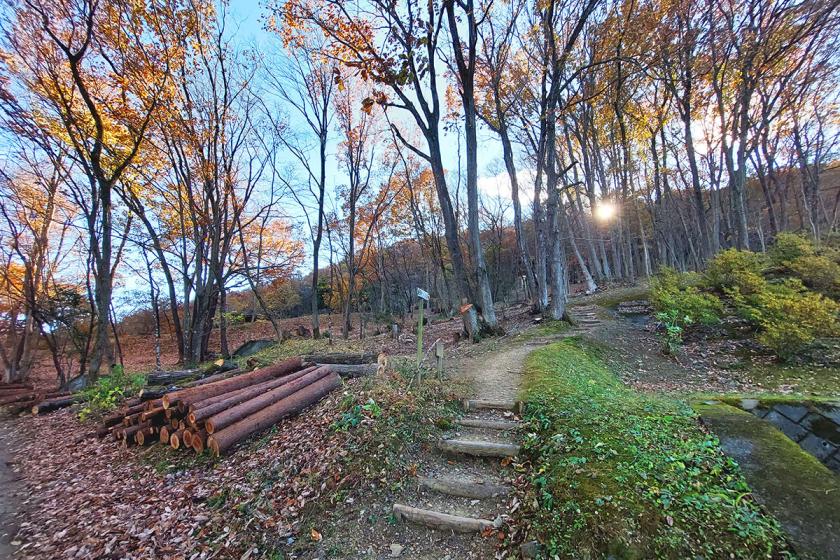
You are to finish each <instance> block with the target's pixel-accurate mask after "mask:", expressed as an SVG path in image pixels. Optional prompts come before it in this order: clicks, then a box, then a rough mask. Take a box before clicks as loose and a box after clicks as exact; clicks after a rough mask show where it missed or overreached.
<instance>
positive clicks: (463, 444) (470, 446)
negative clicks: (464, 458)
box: [438, 439, 519, 457]
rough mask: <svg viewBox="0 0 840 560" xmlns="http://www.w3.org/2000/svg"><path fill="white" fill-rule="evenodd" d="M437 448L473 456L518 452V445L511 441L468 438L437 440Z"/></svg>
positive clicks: (510, 454) (505, 454)
mask: <svg viewBox="0 0 840 560" xmlns="http://www.w3.org/2000/svg"><path fill="white" fill-rule="evenodd" d="M438 449H440V450H441V451H444V452H446V453H463V454H464V455H472V456H473V457H513V456H515V455H518V454H519V446H518V445H514V444H512V443H502V442H496V441H476V440H468V439H444V440H441V441H439V442H438Z"/></svg>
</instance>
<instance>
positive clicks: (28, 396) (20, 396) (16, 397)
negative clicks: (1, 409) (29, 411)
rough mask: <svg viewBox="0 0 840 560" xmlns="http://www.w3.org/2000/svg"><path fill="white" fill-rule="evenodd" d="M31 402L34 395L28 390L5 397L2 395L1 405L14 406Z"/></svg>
mask: <svg viewBox="0 0 840 560" xmlns="http://www.w3.org/2000/svg"><path fill="white" fill-rule="evenodd" d="M29 400H32V393H31V392H30V391H27V390H24V391H23V392H18V393H8V394H5V395H0V405H6V404H13V403H17V402H21V401H29Z"/></svg>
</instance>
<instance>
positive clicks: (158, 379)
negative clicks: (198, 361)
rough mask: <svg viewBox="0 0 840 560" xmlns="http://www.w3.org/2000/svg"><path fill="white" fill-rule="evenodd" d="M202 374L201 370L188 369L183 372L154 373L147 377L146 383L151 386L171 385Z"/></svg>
mask: <svg viewBox="0 0 840 560" xmlns="http://www.w3.org/2000/svg"><path fill="white" fill-rule="evenodd" d="M200 374H201V370H198V369H186V370H182V371H153V372H152V373H150V374H149V375H147V376H146V383H148V384H149V385H170V384H172V383H176V382H178V381H181V380H183V379H189V378H190V377H195V376H196V375H200Z"/></svg>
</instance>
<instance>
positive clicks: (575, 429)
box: [519, 339, 792, 559]
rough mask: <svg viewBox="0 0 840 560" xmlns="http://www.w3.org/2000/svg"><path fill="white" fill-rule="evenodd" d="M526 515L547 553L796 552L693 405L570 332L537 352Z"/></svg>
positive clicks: (532, 369)
mask: <svg viewBox="0 0 840 560" xmlns="http://www.w3.org/2000/svg"><path fill="white" fill-rule="evenodd" d="M524 383H525V390H524V392H525V394H524V397H525V400H526V402H527V406H526V410H525V420H526V421H527V423H528V426H529V432H528V435H527V437H526V439H525V442H524V445H523V458H524V460H525V461H526V463H524V464H522V465H520V468H523V469H524V472H526V473H528V475H527V479H528V484H527V485H526V487H525V490H524V492H525V493H526V494H527V495H526V496H524V497H522V499H521V502H522V504H523V507H522V509H521V510H520V511H519V516H520V522H521V523H522V524H527V525H529V530H528V532H529V538H534V537H535V538H537V539H538V540H539V541H540V542H541V543H542V545H543V547H542V548H543V552H544V553H545V555H546V557H547V558H633V559H636V558H791V557H792V554H791V553H790V552H789V551H788V548H787V546H786V543H785V541H784V537H783V534H782V532H781V530H780V528H779V525H778V524H777V522H776V521H775V520H774V519H772V518H770V517H768V516H766V515H764V514H763V513H762V511H761V510H760V508H759V507H758V506H757V505H756V504H755V503H754V502H753V501H752V499H751V498H750V489H749V487H748V486H747V484H746V482H745V481H744V479H743V477H742V475H741V473H740V471H739V469H738V467H737V465H736V464H735V463H734V462H733V461H732V460H731V459H729V458H728V457H726V456H725V455H724V454H723V453H722V452H721V450H720V448H719V444H718V440H717V438H716V437H715V436H713V435H711V434H707V433H705V432H704V431H703V430H702V429H701V428H700V426H699V424H698V421H697V418H696V415H695V413H694V411H693V410H692V409H691V408H690V407H689V406H687V405H686V404H685V403H682V402H680V401H676V400H673V399H669V398H665V397H659V396H654V395H648V394H642V393H637V392H635V391H633V390H632V389H630V388H628V387H626V386H624V385H623V384H622V383H621V382H620V381H619V380H618V379H617V377H616V376H615V375H614V374H613V372H611V371H609V370H608V369H607V367H606V366H605V365H604V364H603V363H602V362H601V361H599V360H598V359H597V358H596V357H594V352H593V349H592V348H589V347H588V346H587V345H585V344H584V343H582V342H581V341H579V340H577V339H569V340H567V341H563V342H560V343H557V344H553V345H551V346H548V347H546V348H544V349H540V350H538V351H536V352H534V353H533V354H531V356H530V357H529V358H528V361H527V362H526V374H525V380H524Z"/></svg>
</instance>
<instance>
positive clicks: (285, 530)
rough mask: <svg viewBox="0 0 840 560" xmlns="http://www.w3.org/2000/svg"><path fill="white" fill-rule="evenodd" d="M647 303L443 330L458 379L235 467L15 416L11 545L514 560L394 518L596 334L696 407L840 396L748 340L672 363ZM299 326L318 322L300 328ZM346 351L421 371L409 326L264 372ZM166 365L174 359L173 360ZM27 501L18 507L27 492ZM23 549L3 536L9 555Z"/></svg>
mask: <svg viewBox="0 0 840 560" xmlns="http://www.w3.org/2000/svg"><path fill="white" fill-rule="evenodd" d="M645 297H646V290H645V288H644V287H641V288H617V289H613V290H610V291H608V292H606V293H603V294H598V295H595V296H587V297H579V298H575V299H573V300H572V302H571V307H570V310H571V314H572V315H573V317H577V318H580V317H584V322H585V323H586V324H581V325H579V327H577V328H575V329H568V327H567V326H566V325H565V324H562V323H560V324H555V323H551V322H548V323H545V324H541V325H538V326H534V325H533V317H532V316H530V314H529V313H528V310H527V308H525V307H524V306H515V307H511V308H507V309H505V310H504V311H503V312H502V313H500V315H502V316H503V317H504V321H505V322H504V324H505V328H506V330H507V333H508V334H506V335H504V336H502V337H498V338H494V339H488V340H486V341H484V342H482V343H481V344H470V343H469V342H466V341H463V340H458V339H457V337H456V334H455V333H457V332H458V331H460V324H459V322H458V321H448V320H440V319H438V320H434V321H432V322H431V323H430V324H429V325H427V327H426V329H425V344H424V349H426V350H428V349H429V348H431V347H432V345H433V344H434V342H435V341H436V340H441V341H442V342H444V344H445V346H446V370H447V374H448V378H447V380H446V381H444V382H438V381H435V380H434V379H431V378H428V379H427V380H426V381H424V383H423V384H422V386H420V387H417V386H415V385H414V384H413V383H412V381H411V378H412V377H413V376H414V375H415V374H416V368H414V367H413V366H412V365H411V364H412V359H411V358H406V359H404V360H399V359H398V360H396V361H395V368H396V373H394V374H392V375H391V376H389V377H388V378H386V379H357V380H351V381H349V382H348V383H347V384H346V385H345V388H344V390H343V391H341V392H337V393H334V394H333V395H331V396H330V397H329V398H327V399H325V400H324V401H322V402H321V403H320V404H319V405H317V406H316V407H314V408H313V409H311V410H309V411H306V412H305V413H304V414H302V415H301V416H299V417H297V418H295V419H291V420H288V421H286V422H284V423H283V424H282V425H281V426H280V427H279V428H278V429H276V430H272V431H270V432H269V433H267V434H264V435H262V436H260V437H259V438H256V439H253V440H251V441H249V442H248V443H246V444H245V445H242V446H240V447H239V448H238V449H237V450H236V451H234V452H233V453H232V454H230V455H228V456H226V457H223V458H222V459H220V460H211V459H209V458H208V457H206V456H195V455H192V454H174V453H173V452H172V450H170V449H168V448H164V447H162V446H160V445H156V446H152V447H149V448H144V449H139V450H138V449H122V448H119V447H117V446H116V445H115V444H114V443H113V442H110V441H98V440H96V439H90V438H84V439H79V438H78V436H79V435H80V434H81V433H83V432H84V431H86V430H89V429H90V428H89V427H88V426H87V425H85V424H83V423H81V422H80V421H79V420H78V418H77V417H76V415H75V413H74V411H72V410H63V411H59V412H56V413H54V414H50V415H46V416H43V417H19V418H4V419H2V426H0V428H2V433H0V435H2V436H3V438H4V439H3V442H2V443H3V449H4V450H5V453H6V454H7V456H5V457H3V456H0V460H2V461H3V465H0V467H2V466H5V465H6V461H10V467H11V469H7V470H6V471H1V470H0V475H2V476H3V477H5V478H2V479H0V488H2V489H3V492H0V536H2V533H3V531H4V530H14V528H15V525H17V526H19V528H20V531H19V533H18V534H17V537H16V538H15V544H16V545H17V557H19V558H33V559H34V558H47V557H76V558H100V557H122V558H146V557H158V558H190V559H192V558H196V559H199V558H231V557H233V558H245V559H247V558H257V557H260V558H271V559H276V560H280V559H292V558H301V559H304V558H306V559H309V558H347V559H349V558H370V559H380V558H389V557H392V554H393V553H394V551H395V550H397V551H404V553H402V552H400V554H402V557H404V558H430V559H431V558H435V559H438V558H447V557H448V558H450V559H451V560H454V559H456V558H459V559H460V558H465V559H470V558H475V559H480V558H490V557H493V556H495V555H502V554H503V553H504V549H503V548H502V546H503V545H502V537H503V536H504V535H503V534H502V531H499V533H498V535H496V534H493V535H484V536H473V537H467V536H458V535H452V534H449V535H446V534H441V533H436V532H433V531H427V530H425V529H422V528H419V527H415V526H411V525H407V524H404V523H400V522H397V521H396V519H395V518H394V516H393V514H392V513H391V505H392V504H393V503H394V501H397V500H401V499H404V498H405V497H406V496H419V494H417V476H418V471H420V470H422V468H423V467H424V465H425V466H428V465H432V467H434V468H437V469H440V470H441V471H445V470H447V469H451V468H453V463H451V461H448V460H446V459H441V458H440V457H439V454H437V453H436V450H435V449H434V442H435V441H436V440H437V439H440V438H442V437H448V436H451V435H452V434H456V435H457V433H458V431H457V429H455V428H454V420H455V419H457V418H458V417H459V416H460V415H461V414H462V413H463V412H462V409H461V407H460V402H461V400H462V399H463V398H465V397H469V396H473V397H476V396H478V397H481V398H487V399H494V400H495V399H511V398H513V395H515V394H517V393H518V391H519V390H520V388H521V387H520V385H521V380H522V373H523V372H522V363H523V362H524V361H525V360H526V357H527V356H528V355H529V354H530V353H531V352H532V351H533V350H534V349H538V348H541V347H543V346H544V345H546V344H550V343H552V342H554V341H555V340H557V339H558V338H565V337H567V336H571V335H582V338H583V340H586V341H587V349H588V351H590V352H591V353H592V356H593V357H595V358H597V359H598V360H602V361H603V362H604V363H605V364H607V365H608V366H609V367H610V369H611V371H613V372H614V373H615V374H616V375H618V376H619V378H620V379H621V381H623V382H624V384H625V385H626V386H628V387H630V388H632V389H634V390H636V391H639V392H640V393H647V394H651V395H652V396H653V395H669V398H671V396H673V397H674V398H675V399H679V400H681V401H697V400H698V399H706V398H711V397H709V395H756V394H768V393H772V394H804V395H823V396H828V395H832V394H833V395H835V396H836V395H838V394H840V381H838V379H840V375H838V376H836V377H835V372H834V370H832V369H831V368H819V367H805V366H779V365H777V364H772V363H770V362H769V361H768V360H766V359H765V358H764V357H763V356H762V355H761V353H760V351H757V350H755V349H754V348H752V347H751V346H750V345H749V343H748V342H745V341H740V340H736V341H730V342H725V341H724V342H721V341H715V340H714V339H712V338H709V339H707V340H702V339H697V340H691V339H689V340H688V341H687V344H686V346H685V347H684V349H683V351H682V353H681V354H680V355H678V356H677V357H676V358H671V357H667V356H664V355H663V354H662V352H661V349H660V346H661V341H660V339H659V338H658V335H657V333H656V332H655V330H654V328H653V327H652V325H651V323H650V321H649V320H648V319H646V318H644V317H642V316H621V315H620V314H617V313H616V312H615V309H614V308H615V306H616V305H617V304H618V303H620V302H625V301H632V300H641V299H644V298H645ZM596 319H597V320H596ZM295 322H296V323H301V324H305V322H304V321H303V320H302V319H297V320H290V323H289V324H290V325H292V326H293V325H294V324H295ZM382 330H384V329H382ZM232 332H233V336H232V339H233V341H234V342H233V345H237V344H239V343H241V342H244V341H246V340H250V339H255V338H265V337H269V336H270V334H271V328H270V325H267V324H265V323H255V324H251V325H245V326H242V327H237V328H236V329H234V330H233V331H232ZM150 343H151V341H150V338H149V337H146V338H145V344H146V346H145V349H143V351H140V350H141V348H142V346H143V344H142V339H141V338H139V337H138V338H137V339H136V340H131V339H126V340H125V341H124V352H125V356H126V365H127V368H128V369H129V371H138V370H143V369H144V368H145V369H146V370H148V369H150V367H149V363H148V360H149V354H150V352H148V345H149V344H150ZM127 349H128V350H127ZM344 350H348V351H349V350H355V351H358V350H366V351H376V352H379V351H383V350H384V351H386V352H388V353H390V354H391V355H393V356H411V355H412V354H413V353H414V352H415V351H416V338H415V337H414V335H413V334H412V332H411V330H410V329H409V328H408V327H406V328H405V330H404V331H403V333H402V334H401V336H400V338H399V339H397V340H392V339H391V338H390V336H389V335H388V334H384V333H383V334H376V332H375V330H371V332H370V334H369V335H368V336H366V337H365V338H364V339H362V340H359V339H358V338H356V339H355V340H349V341H343V340H341V339H334V340H319V341H314V340H311V339H305V338H295V339H293V340H291V341H287V342H285V343H283V344H280V345H276V346H274V347H271V348H268V349H266V350H264V351H263V352H261V353H260V354H258V355H257V356H256V358H257V360H258V361H260V362H265V363H268V362H272V361H275V360H278V359H282V358H284V357H286V356H289V355H294V354H304V353H312V352H320V351H344ZM165 356H166V357H167V358H166V359H167V360H172V359H173V358H172V355H171V350H170V353H167V354H165ZM768 364H769V365H770V366H771V367H770V368H769V369H770V370H772V374H769V373H767V371H768V368H766V367H764V366H766V365H768ZM427 373H429V372H427ZM371 402H373V403H375V404H374V406H372V407H368V406H366V405H368V404H370V403H371ZM12 434H13V435H14V438H13V439H12V438H10V436H11V435H12ZM794 447H796V446H794ZM498 467H499V466H498V465H496V466H495V467H493V468H494V469H496V470H495V471H494V472H495V473H496V474H498V475H499V476H500V477H501V478H505V477H510V476H511V475H509V474H508V473H506V472H505V470H504V469H501V468H498ZM832 476H836V475H832ZM7 479H9V480H11V481H12V483H11V484H10V485H7V484H5V481H6V480H7ZM19 479H20V480H19ZM751 484H752V481H751ZM757 486H759V487H760V486H761V485H760V484H758V485H757ZM14 488H17V490H18V492H17V493H10V492H9V489H14ZM18 497H20V499H18ZM470 505H471V504H465V507H466V506H470ZM10 510H11V511H13V512H14V515H13V516H9V515H8V513H9V511H10ZM10 519H11V520H12V521H13V522H14V523H12V524H10V523H9V520H10ZM816 528H817V529H818V530H819V525H817V526H816ZM497 536H498V537H499V538H496V537H497ZM9 540H11V539H9V538H6V540H5V541H4V540H3V539H2V538H0V557H3V552H4V550H3V548H2V547H3V546H4V543H7V542H8V541H9ZM392 545H395V546H392ZM6 546H8V545H6ZM839 548H840V547H839ZM447 555H448V556H447Z"/></svg>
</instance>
